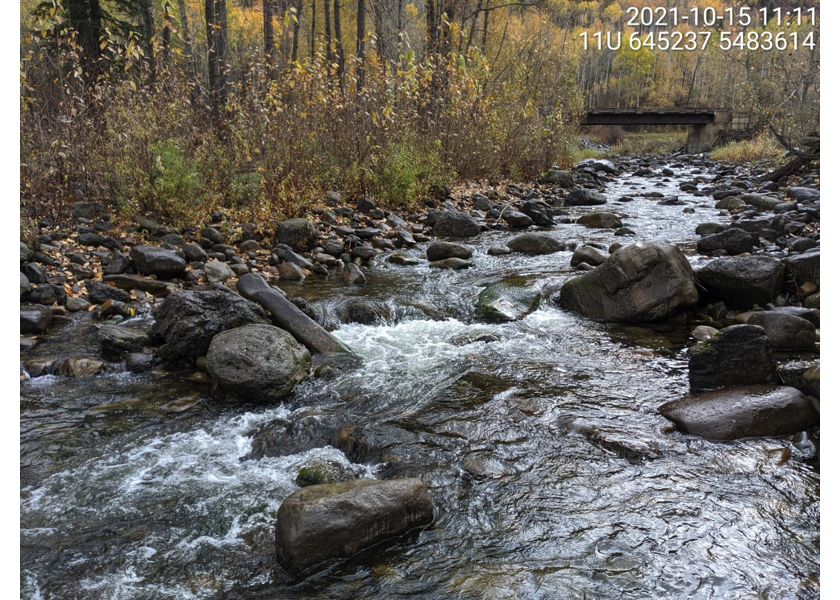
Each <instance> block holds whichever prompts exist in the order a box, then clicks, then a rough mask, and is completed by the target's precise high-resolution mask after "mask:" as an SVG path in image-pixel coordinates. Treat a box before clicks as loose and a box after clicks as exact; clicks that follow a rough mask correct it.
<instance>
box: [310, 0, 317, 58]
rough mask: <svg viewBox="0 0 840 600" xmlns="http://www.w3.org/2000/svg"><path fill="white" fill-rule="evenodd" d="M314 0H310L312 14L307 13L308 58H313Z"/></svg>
mask: <svg viewBox="0 0 840 600" xmlns="http://www.w3.org/2000/svg"><path fill="white" fill-rule="evenodd" d="M316 4H317V3H316V2H315V0H312V8H311V11H312V14H310V15H309V20H310V21H311V23H310V27H309V60H315V17H316V14H315V7H316Z"/></svg>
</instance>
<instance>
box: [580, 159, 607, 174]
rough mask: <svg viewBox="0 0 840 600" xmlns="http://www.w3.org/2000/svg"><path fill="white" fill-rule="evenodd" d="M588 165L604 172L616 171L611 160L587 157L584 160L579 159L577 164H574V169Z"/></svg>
mask: <svg viewBox="0 0 840 600" xmlns="http://www.w3.org/2000/svg"><path fill="white" fill-rule="evenodd" d="M586 167H589V168H591V169H594V170H595V171H598V172H604V173H616V172H617V169H616V168H615V164H614V163H613V162H612V161H611V160H607V159H606V158H587V159H585V160H582V161H580V162H579V163H578V164H576V165H575V168H576V169H584V168H586Z"/></svg>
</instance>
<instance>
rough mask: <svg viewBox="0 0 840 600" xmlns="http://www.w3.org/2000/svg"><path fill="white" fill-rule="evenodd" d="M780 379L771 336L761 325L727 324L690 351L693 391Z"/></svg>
mask: <svg viewBox="0 0 840 600" xmlns="http://www.w3.org/2000/svg"><path fill="white" fill-rule="evenodd" d="M778 380H779V375H778V372H777V370H776V359H775V355H774V354H773V348H772V346H771V345H770V339H769V338H768V337H767V334H766V333H765V332H764V330H763V329H762V328H761V327H758V326H757V325H733V326H731V327H725V328H724V329H721V330H720V332H718V333H717V334H716V335H714V336H712V337H711V338H709V339H708V340H706V341H704V342H700V343H699V344H697V345H696V346H694V347H693V348H692V349H691V350H690V351H689V359H688V383H689V386H690V387H691V391H692V392H696V391H702V390H713V389H715V388H718V387H721V386H729V385H751V384H757V383H776V382H777V381H778Z"/></svg>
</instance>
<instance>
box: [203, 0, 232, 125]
mask: <svg viewBox="0 0 840 600" xmlns="http://www.w3.org/2000/svg"><path fill="white" fill-rule="evenodd" d="M204 17H205V20H206V23H207V78H208V81H209V84H210V106H211V108H212V109H213V111H214V112H215V113H219V112H220V109H221V108H222V107H223V106H224V104H225V103H226V102H227V94H228V89H227V87H228V83H227V65H226V62H225V61H226V59H227V4H226V0H204Z"/></svg>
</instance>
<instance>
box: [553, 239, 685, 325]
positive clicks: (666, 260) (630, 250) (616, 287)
mask: <svg viewBox="0 0 840 600" xmlns="http://www.w3.org/2000/svg"><path fill="white" fill-rule="evenodd" d="M696 302H697V290H696V289H695V288H694V283H693V281H692V278H691V265H689V263H688V260H686V258H685V256H683V255H682V253H681V252H680V251H679V250H678V249H677V248H676V246H667V245H660V244H648V243H645V242H639V243H636V244H630V245H627V246H623V247H621V248H619V249H618V250H616V251H615V252H614V253H613V254H612V255H611V256H610V257H609V258H608V259H607V260H606V262H604V263H603V264H602V265H601V266H599V267H598V268H596V269H593V270H592V271H589V272H587V273H585V274H583V275H580V276H578V277H574V278H572V279H570V280H568V281H567V282H566V283H564V284H563V287H562V288H561V289H560V304H561V306H563V307H564V308H567V309H570V310H574V311H575V312H579V313H580V314H582V315H584V316H587V317H590V318H592V319H597V320H599V321H628V322H644V321H656V320H658V319H662V318H664V317H667V316H669V315H672V314H673V313H675V312H677V311H678V310H681V309H683V308H688V307H689V306H692V305H694V304H695V303H696Z"/></svg>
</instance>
